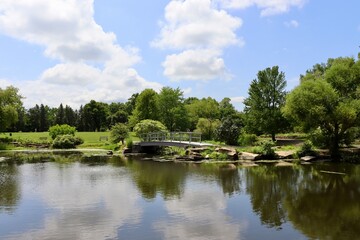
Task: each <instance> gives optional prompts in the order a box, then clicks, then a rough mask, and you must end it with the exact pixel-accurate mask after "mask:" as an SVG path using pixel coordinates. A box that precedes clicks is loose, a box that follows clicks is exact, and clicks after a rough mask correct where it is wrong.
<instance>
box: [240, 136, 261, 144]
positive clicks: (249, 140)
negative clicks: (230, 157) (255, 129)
mask: <svg viewBox="0 0 360 240" xmlns="http://www.w3.org/2000/svg"><path fill="white" fill-rule="evenodd" d="M257 141H258V137H257V136H256V135H255V134H249V133H242V134H241V135H240V137H239V140H238V143H239V145H240V146H254V145H255V144H256V142H257Z"/></svg>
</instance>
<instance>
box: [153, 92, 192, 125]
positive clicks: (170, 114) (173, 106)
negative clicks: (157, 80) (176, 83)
mask: <svg viewBox="0 0 360 240" xmlns="http://www.w3.org/2000/svg"><path fill="white" fill-rule="evenodd" d="M183 100H184V99H183V92H182V91H181V90H180V89H179V88H176V89H172V88H170V87H163V88H162V89H161V91H160V93H159V95H158V106H159V119H160V121H161V122H162V123H163V124H164V125H165V126H166V127H167V129H169V130H170V131H179V130H182V131H184V130H185V129H186V128H187V127H188V116H187V112H186V109H185V105H184V103H183Z"/></svg>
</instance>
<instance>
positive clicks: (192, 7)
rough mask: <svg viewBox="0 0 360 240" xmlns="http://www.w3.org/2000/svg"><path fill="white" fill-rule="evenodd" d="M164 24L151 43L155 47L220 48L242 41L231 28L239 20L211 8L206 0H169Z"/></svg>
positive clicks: (236, 27) (239, 21)
mask: <svg viewBox="0 0 360 240" xmlns="http://www.w3.org/2000/svg"><path fill="white" fill-rule="evenodd" d="M165 19H166V23H165V24H164V26H163V27H162V29H161V34H160V37H159V38H158V39H156V40H155V41H154V42H153V45H154V46H156V47H159V48H174V49H189V48H222V47H226V46H229V45H236V44H243V42H242V40H241V39H239V38H237V36H236V34H235V30H236V29H238V28H239V27H240V26H241V25H242V20H241V19H239V18H236V17H233V16H231V15H229V14H227V13H226V12H225V11H223V10H217V9H215V8H213V6H212V4H211V1H210V0H186V1H171V2H170V3H169V4H168V5H167V6H166V8H165Z"/></svg>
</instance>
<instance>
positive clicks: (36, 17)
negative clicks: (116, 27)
mask: <svg viewBox="0 0 360 240" xmlns="http://www.w3.org/2000/svg"><path fill="white" fill-rule="evenodd" d="M93 15H94V9H93V0H54V1H48V0H32V1H29V0H17V1H13V0H1V4H0V33H4V34H6V35H9V36H12V37H14V38H16V39H21V40H24V41H27V42H30V43H33V44H38V45H41V46H44V47H45V55H46V56H48V57H51V58H54V59H58V60H60V61H62V63H61V64H58V65H55V66H53V67H51V68H49V69H47V70H44V72H43V73H42V75H41V77H40V78H39V79H38V80H34V81H27V82H25V83H21V86H18V87H20V89H21V90H22V92H24V94H23V95H24V96H26V97H27V99H25V104H27V105H30V104H35V103H39V102H40V100H41V102H43V103H46V104H49V105H53V104H55V105H58V104H60V103H61V102H63V103H65V102H66V103H68V104H74V105H76V106H79V105H80V104H84V103H86V101H88V100H91V99H95V100H98V101H115V100H118V99H122V100H125V99H127V98H128V97H130V96H131V94H132V93H134V92H139V91H141V90H143V89H144V88H146V87H154V88H159V87H160V85H159V84H157V83H152V82H147V81H146V80H145V79H144V78H142V77H141V76H139V74H138V73H137V72H136V70H134V69H133V65H134V64H136V63H138V62H139V61H140V60H141V58H140V56H139V54H138V52H139V51H138V49H136V48H133V47H128V48H122V47H121V46H119V45H118V44H116V36H115V34H114V33H112V32H104V31H103V29H102V27H101V26H99V25H98V24H97V23H96V22H95V20H94V17H93ZM92 65H95V66H97V67H94V66H92ZM99 66H102V67H99Z"/></svg>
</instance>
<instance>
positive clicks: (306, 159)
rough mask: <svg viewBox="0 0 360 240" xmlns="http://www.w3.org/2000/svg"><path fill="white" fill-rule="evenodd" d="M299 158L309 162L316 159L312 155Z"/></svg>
mask: <svg viewBox="0 0 360 240" xmlns="http://www.w3.org/2000/svg"><path fill="white" fill-rule="evenodd" d="M300 160H301V161H304V162H311V161H314V160H316V157H314V156H304V157H302V158H300Z"/></svg>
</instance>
